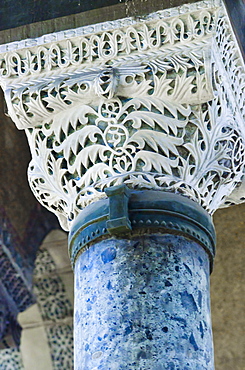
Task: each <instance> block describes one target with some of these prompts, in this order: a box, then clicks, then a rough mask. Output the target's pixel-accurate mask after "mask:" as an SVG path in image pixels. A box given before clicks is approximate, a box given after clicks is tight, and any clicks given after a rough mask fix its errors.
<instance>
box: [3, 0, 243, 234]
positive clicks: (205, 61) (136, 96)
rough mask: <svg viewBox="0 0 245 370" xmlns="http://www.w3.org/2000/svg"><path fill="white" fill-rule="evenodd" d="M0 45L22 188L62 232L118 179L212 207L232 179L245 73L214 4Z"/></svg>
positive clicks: (239, 145) (220, 8)
mask: <svg viewBox="0 0 245 370" xmlns="http://www.w3.org/2000/svg"><path fill="white" fill-rule="evenodd" d="M88 30H90V31H88ZM52 38H53V39H52ZM34 44H35V45H34ZM21 48H22V49H21ZM1 50H2V51H3V52H4V54H3V55H2V56H0V76H1V77H0V81H1V84H2V87H3V89H4V91H5V97H6V101H7V105H8V109H9V114H10V116H11V117H12V119H13V120H14V122H15V123H16V125H17V126H18V128H22V129H25V130H26V133H27V136H28V140H29V144H30V148H31V152H32V161H31V163H30V166H29V170H28V176H29V182H30V186H31V188H32V190H33V192H34V194H35V195H36V197H37V199H38V200H39V201H40V202H41V203H42V204H43V205H44V206H46V207H47V208H48V209H50V210H51V211H53V212H54V213H55V214H56V215H57V216H58V218H59V220H60V222H61V225H62V227H63V228H64V229H66V230H68V229H69V228H70V226H69V225H70V223H71V222H72V221H73V220H74V219H75V218H76V215H77V214H78V213H79V212H80V210H81V209H83V208H84V207H85V206H86V205H88V204H89V203H91V202H94V201H95V200H97V199H100V198H103V197H105V192H104V190H105V189H106V188H107V187H110V186H115V185H119V184H121V183H125V184H127V186H128V187H129V188H135V189H155V190H163V191H170V192H176V193H180V194H183V195H185V196H187V197H189V198H191V199H193V200H195V201H197V202H198V203H199V204H201V205H202V206H203V207H204V208H205V209H206V210H207V211H208V212H209V213H210V214H212V213H213V212H214V211H215V210H216V209H217V208H219V207H221V206H222V205H223V204H224V203H225V202H226V200H227V199H228V198H227V197H228V196H229V195H230V194H231V193H232V191H233V190H234V189H235V188H236V187H237V186H238V184H239V183H240V182H241V179H242V176H243V171H244V154H245V150H244V113H245V108H244V101H245V99H244V98H245V92H244V83H245V73H244V65H243V62H242V59H241V56H240V55H239V51H238V46H237V44H236V42H235V39H234V37H233V35H232V30H231V27H230V24H229V21H228V17H227V14H226V13H225V8H224V5H223V3H222V2H220V1H218V2H217V1H203V2H200V3H195V4H190V5H186V6H182V7H179V8H173V9H170V10H168V11H162V12H161V11H160V12H156V13H153V14H151V15H149V16H148V17H145V18H144V19H137V20H133V19H124V20H119V21H115V22H106V23H103V24H100V25H95V26H92V28H91V29H88V28H79V29H77V30H70V31H67V33H65V32H61V33H57V34H55V35H54V34H52V35H48V36H43V37H42V38H39V39H36V40H26V41H23V42H20V43H12V44H9V45H8V46H7V45H6V46H2V49H1ZM5 51H6V52H5Z"/></svg>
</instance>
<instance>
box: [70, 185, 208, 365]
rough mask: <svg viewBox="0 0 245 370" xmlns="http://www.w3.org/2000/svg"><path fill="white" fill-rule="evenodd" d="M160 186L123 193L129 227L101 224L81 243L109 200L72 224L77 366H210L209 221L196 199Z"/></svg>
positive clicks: (104, 213) (107, 217)
mask: <svg viewBox="0 0 245 370" xmlns="http://www.w3.org/2000/svg"><path fill="white" fill-rule="evenodd" d="M153 193H154V194H153ZM159 193H160V192H159ZM159 193H158V192H151V191H146V192H131V193H130V195H129V196H128V194H127V196H128V198H129V205H128V218H129V220H130V223H131V227H132V230H131V231H130V230H129V229H128V228H127V227H125V232H127V233H126V234H120V235H119V234H118V235H117V236H113V235H108V233H107V231H105V230H104V235H101V236H99V237H97V239H96V238H95V239H94V241H93V242H91V241H90V243H89V242H88V243H87V244H86V243H85V240H86V238H87V236H88V235H89V233H88V229H89V228H92V227H93V228H94V227H95V225H96V224H97V226H98V225H99V223H100V222H102V223H103V222H107V221H108V219H109V217H110V215H111V214H112V212H110V206H111V204H109V203H110V200H108V199H106V200H103V201H98V202H97V203H95V204H93V205H91V206H89V207H87V209H85V210H84V211H83V212H82V213H81V215H80V216H79V218H80V220H79V219H78V220H77V222H76V224H74V227H73V230H72V232H71V236H70V252H71V255H72V254H73V256H75V257H74V258H75V325H74V327H75V369H76V370H78V369H79V370H91V369H94V370H95V369H102V370H139V369H141V370H165V369H168V370H171V369H173V370H174V369H181V370H187V369H191V370H194V369H198V370H204V369H205V370H212V369H213V366H214V365H213V348H212V331H211V319H210V305H209V273H210V261H211V262H212V256H213V253H214V249H213V248H214V247H213V243H214V231H213V226H212V223H211V220H210V218H209V216H208V214H206V213H205V211H203V210H202V209H201V208H200V207H199V206H197V205H196V204H195V203H194V202H193V201H190V200H188V199H187V198H184V197H182V196H178V195H174V194H165V193H160V194H159ZM100 202H101V203H100ZM96 207H97V213H96V212H95V208H96ZM199 208H200V209H199ZM99 209H100V211H99ZM126 210H127V207H124V208H123V212H126ZM107 211H108V212H107ZM100 212H101V214H100V216H99V213H100ZM89 214H90V216H89ZM102 214H103V217H104V218H103V217H102ZM149 215H151V217H149ZM114 216H115V214H114ZM89 217H90V221H91V222H90V221H89ZM154 217H155V221H156V220H157V221H158V222H159V224H158V225H157V223H156V222H155V221H154ZM119 218H120V217H119ZM92 219H93V222H92ZM102 219H103V220H102ZM134 220H135V221H136V222H133V221H134ZM137 220H138V221H137ZM141 220H142V222H140V221H141ZM149 220H150V221H151V223H149V222H148V223H147V221H149ZM110 224H111V223H110ZM125 224H126V223H125ZM187 224H188V225H187ZM139 225H141V226H139ZM153 225H155V226H153ZM177 225H178V228H176V226H177ZM184 225H185V226H184ZM151 226H152V227H151ZM163 226H164V227H163ZM181 228H182V229H181ZM198 228H199V229H200V230H199V232H198ZM104 229H106V227H104ZM126 230H127V231H126ZM193 230H195V231H193ZM90 232H91V235H92V233H96V230H95V231H91V229H90ZM111 232H112V231H111ZM85 234H86V235H85ZM205 235H206V236H205ZM91 237H92V236H91ZM105 238H106V239H105ZM199 239H200V240H199ZM197 240H198V241H197ZM83 242H84V243H85V244H84V243H83ZM83 244H84V245H83ZM78 245H80V247H81V250H80V251H77V249H76V248H77V246H78ZM75 250H76V251H77V252H76V255H75V254H74V251H75Z"/></svg>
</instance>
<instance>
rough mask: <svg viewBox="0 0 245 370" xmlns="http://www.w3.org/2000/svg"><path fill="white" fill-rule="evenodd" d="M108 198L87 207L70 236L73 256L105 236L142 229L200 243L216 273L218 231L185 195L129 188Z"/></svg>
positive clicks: (110, 192) (117, 189) (73, 258)
mask: <svg viewBox="0 0 245 370" xmlns="http://www.w3.org/2000/svg"><path fill="white" fill-rule="evenodd" d="M107 195H108V198H106V199H102V200H99V201H97V202H95V203H93V204H91V205H89V206H88V207H86V208H85V209H84V210H83V211H82V212H81V214H80V215H79V216H78V217H77V219H76V220H75V222H74V224H73V227H72V228H71V232H70V234H69V254H70V259H71V263H72V265H73V266H74V264H75V262H76V258H77V256H78V255H79V254H80V253H81V252H82V251H83V250H85V249H86V248H87V247H88V246H89V244H90V243H91V242H95V241H96V240H98V239H99V238H102V237H110V236H114V237H120V238H124V237H125V235H126V236H127V237H130V235H132V234H137V232H140V229H141V230H142V229H144V230H145V232H146V233H147V232H161V233H171V234H173V233H174V234H178V235H184V236H187V237H189V238H191V239H194V240H196V241H197V242H198V243H199V244H200V245H201V246H202V247H203V248H204V249H205V250H206V252H207V253H208V255H209V258H210V265H211V270H212V264H213V259H214V255H215V230H214V226H213V223H212V219H211V217H210V216H209V214H208V213H207V212H206V211H205V210H204V209H203V208H202V207H201V206H199V205H198V204H197V203H195V202H194V201H192V200H190V199H188V198H186V197H183V196H182V195H178V194H173V193H167V192H162V191H152V190H144V191H133V190H129V189H128V188H127V187H126V186H125V185H120V186H115V187H112V188H109V189H108V190H107Z"/></svg>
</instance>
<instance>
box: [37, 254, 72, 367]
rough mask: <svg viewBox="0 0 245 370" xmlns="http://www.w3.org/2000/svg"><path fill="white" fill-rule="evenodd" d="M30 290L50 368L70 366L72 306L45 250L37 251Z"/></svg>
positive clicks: (54, 266) (53, 263)
mask: <svg viewBox="0 0 245 370" xmlns="http://www.w3.org/2000/svg"><path fill="white" fill-rule="evenodd" d="M33 285H34V286H33V290H34V293H35V295H36V299H37V304H38V307H39V309H40V313H41V316H42V319H43V321H44V324H45V331H46V334H47V339H48V343H49V347H50V354H51V359H52V365H53V369H54V370H55V369H59V370H67V369H73V323H72V322H73V321H72V316H73V307H72V304H71V302H70V301H69V299H68V298H67V294H66V290H65V286H64V283H63V281H62V279H61V277H60V276H59V275H58V272H57V267H56V265H55V262H54V261H53V259H52V257H51V255H50V253H49V252H48V250H46V249H42V250H40V251H38V254H37V259H36V266H35V270H34V284H33Z"/></svg>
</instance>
